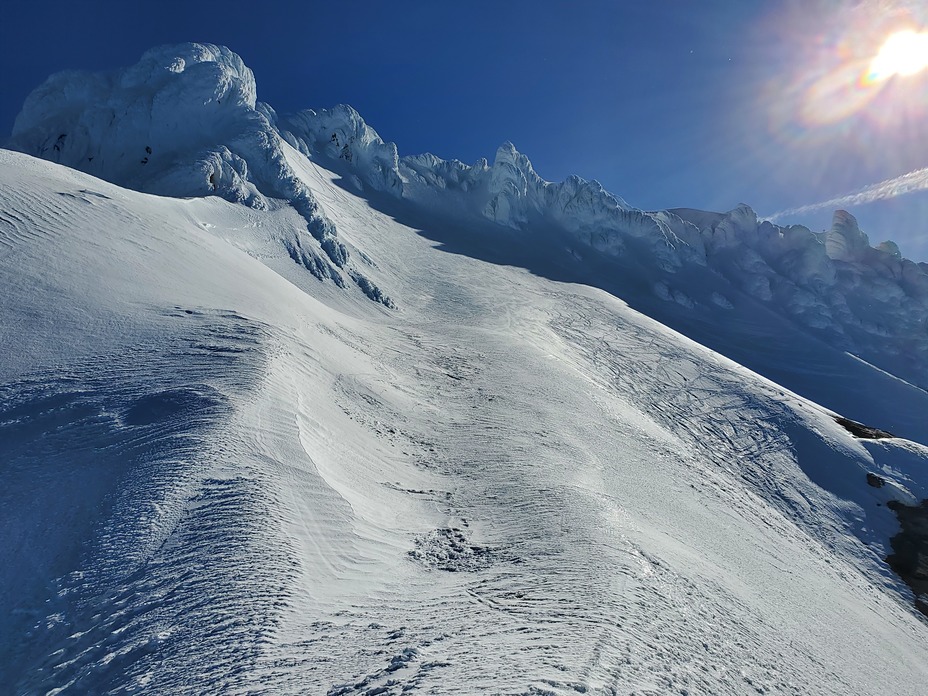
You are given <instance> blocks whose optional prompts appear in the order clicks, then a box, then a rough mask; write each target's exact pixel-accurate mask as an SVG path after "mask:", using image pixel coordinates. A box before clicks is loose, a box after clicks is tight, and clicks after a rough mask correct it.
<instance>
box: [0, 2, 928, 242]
mask: <svg viewBox="0 0 928 696" xmlns="http://www.w3.org/2000/svg"><path fill="white" fill-rule="evenodd" d="M893 2H894V0H873V2H872V3H869V5H868V0H864V1H863V2H856V3H853V7H852V6H851V5H852V3H847V2H835V1H834V0H802V1H799V0H739V1H738V2H731V1H728V0H726V1H721V0H702V1H701V2H693V1H692V0H653V1H652V2H647V3H645V2H620V1H619V0H615V1H610V2H607V1H599V2H592V1H582V0H580V1H575V2H544V1H543V0H535V1H534V2H527V1H523V0H508V1H507V0H497V2H485V1H484V0H470V1H469V2H466V3H452V2H442V1H439V0H430V1H417V2H404V1H395V2H375V1H366V2H352V1H350V0H347V1H345V0H343V1H338V2H336V1H335V0H331V1H330V2H326V3H321V2H316V1H310V2H287V3H281V2H270V1H267V2H234V1H233V2H223V3H200V4H193V3H181V2H174V1H172V0H163V1H162V2H157V3H153V2H133V3H127V2H119V3H116V2H95V3H89V2H87V3H76V2H42V1H40V0H36V1H33V2H28V3H10V4H9V5H10V6H9V7H7V8H6V9H5V13H4V21H3V23H2V27H0V65H2V68H3V71H4V76H5V77H4V88H3V90H2V91H0V100H2V101H0V132H2V133H9V132H10V129H11V128H12V124H13V119H14V118H15V114H16V113H17V112H18V109H19V106H20V105H21V103H22V101H23V100H24V99H25V97H26V95H27V94H28V93H29V91H30V90H31V89H32V88H34V87H35V86H37V85H38V84H39V83H40V82H41V81H42V80H43V79H44V78H45V77H46V76H47V75H48V74H50V73H52V72H55V71H58V70H62V69H66V68H81V69H90V70H99V69H107V68H114V67H119V66H125V65H129V64H132V63H134V62H135V61H136V60H137V59H138V57H139V55H141V53H142V52H143V51H144V50H145V49H146V48H149V47H151V46H153V45H157V44H162V43H174V42H181V41H208V42H212V43H220V44H224V45H227V46H229V47H230V48H232V49H233V50H234V51H236V52H237V53H239V54H240V55H241V56H242V57H243V59H244V60H245V62H246V64H247V65H249V66H250V67H251V68H252V69H253V70H254V72H255V75H256V78H257V83H258V96H259V99H262V100H263V101H267V102H268V103H270V104H271V105H273V106H274V107H275V108H276V109H277V110H278V111H281V112H286V111H291V110H296V109H300V108H325V107H328V106H332V105H334V104H337V103H340V102H344V103H348V104H351V105H352V106H354V107H355V108H356V109H358V111H360V113H361V114H362V116H364V118H365V119H366V120H367V121H368V123H370V124H371V125H372V126H373V127H374V128H375V129H377V130H378V132H379V133H380V134H381V135H382V136H383V137H384V138H385V139H386V140H392V141H394V142H396V143H397V145H398V147H399V150H400V153H401V154H416V153H420V152H426V151H428V152H434V153H435V154H437V155H439V156H442V157H445V158H451V157H455V158H457V159H461V160H464V161H466V162H473V161H475V160H476V159H477V158H479V157H487V158H490V159H492V156H493V153H494V152H495V150H496V147H497V146H498V145H499V144H501V143H502V142H503V141H505V140H511V141H512V142H513V143H515V145H516V147H518V148H519V149H520V150H521V151H522V152H524V153H525V154H526V155H528V156H529V158H530V159H531V160H532V162H533V164H534V165H535V168H536V169H537V171H538V172H539V174H540V175H541V176H543V177H544V178H546V179H549V180H554V181H559V180H561V179H563V178H565V177H566V176H568V175H570V174H578V175H580V176H582V177H584V178H587V179H597V180H599V181H600V182H601V183H602V184H603V185H604V186H605V187H606V189H608V190H610V191H612V192H614V193H616V194H618V195H620V196H622V197H623V198H625V199H626V200H627V201H628V202H629V203H631V204H632V205H635V206H638V207H642V208H647V209H654V208H667V207H696V208H704V209H712V210H727V209H730V208H732V207H734V206H735V205H737V204H738V203H741V202H744V203H748V204H749V205H751V206H752V207H753V208H754V209H755V210H757V211H758V212H759V213H761V214H772V213H775V212H778V211H781V210H784V209H789V208H796V207H800V206H804V205H808V204H813V203H816V202H819V201H824V200H827V199H830V198H834V197H837V196H840V195H842V194H845V193H847V192H849V191H853V190H855V189H860V188H863V187H866V186H868V185H870V184H873V183H875V182H878V181H881V180H884V179H889V178H892V177H896V176H900V175H903V174H906V173H907V172H910V171H912V170H915V169H919V168H922V167H928V76H926V75H925V74H921V75H915V76H912V77H907V78H899V79H894V80H893V81H891V83H888V84H887V85H886V86H885V88H884V89H881V90H878V91H877V90H870V91H866V90H864V92H865V93H864V92H861V94H864V97H865V99H864V100H863V101H861V99H860V98H859V97H860V94H858V93H857V92H853V90H852V91H851V92H847V90H845V91H842V89H843V87H841V85H840V84H838V83H839V82H840V79H841V78H842V77H844V76H845V72H846V71H845V72H842V70H844V67H845V64H850V62H851V61H853V60H855V59H857V60H859V59H860V57H861V56H871V55H875V52H876V50H877V49H878V48H879V45H880V44H881V43H882V41H883V39H884V38H885V36H886V35H887V32H890V31H892V30H895V29H897V28H899V27H900V26H903V25H904V26H910V25H912V24H913V23H914V25H916V27H919V26H920V27H922V28H923V27H924V24H921V22H924V21H926V18H925V16H924V12H925V11H924V10H920V9H919V8H918V5H917V4H913V5H912V6H911V7H906V0H898V4H897V5H894V6H893V7H892V8H891V11H887V7H890V5H892V3H893ZM877 4H878V5H879V8H878V9H877ZM920 13H921V14H920ZM926 72H928V71H926ZM836 84H837V86H836V87H834V89H832V90H831V91H829V89H828V87H829V86H830V85H831V86H834V85H836ZM852 92H853V93H852ZM877 92H878V93H877ZM850 210H851V212H853V213H854V214H855V215H856V216H857V217H858V218H859V220H860V222H861V226H862V228H863V229H864V230H865V231H866V232H868V233H869V234H870V237H871V241H872V242H878V241H881V240H883V239H887V238H891V239H894V240H896V241H897V242H898V243H899V245H900V247H901V248H902V251H903V253H904V254H905V255H906V256H909V257H911V258H915V259H917V260H928V192H925V191H922V192H919V193H911V194H907V195H904V196H900V197H897V198H893V199H892V200H885V201H881V202H877V203H871V204H867V205H858V206H854V207H851V208H850ZM830 216H831V211H830V210H829V209H828V208H827V207H825V208H823V209H821V210H817V211H810V212H803V213H797V214H795V215H787V216H784V217H783V218H782V219H780V220H779V221H780V222H781V223H789V222H798V223H803V224H807V225H809V226H810V227H812V228H813V229H816V230H820V229H822V228H824V227H825V226H827V225H828V224H829V221H830Z"/></svg>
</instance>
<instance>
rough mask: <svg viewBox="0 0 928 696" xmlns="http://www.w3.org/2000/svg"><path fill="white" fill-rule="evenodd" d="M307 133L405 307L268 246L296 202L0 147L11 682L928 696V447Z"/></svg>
mask: <svg viewBox="0 0 928 696" xmlns="http://www.w3.org/2000/svg"><path fill="white" fill-rule="evenodd" d="M284 152H285V154H286V155H287V157H288V158H291V160H292V162H291V164H292V166H293V169H294V171H295V172H296V173H297V174H298V175H299V176H300V177H301V179H303V180H305V181H306V182H307V183H306V185H307V186H308V188H310V190H311V191H312V193H313V196H314V197H315V199H316V200H317V202H318V204H319V205H320V207H324V208H325V209H326V210H328V211H330V213H331V215H332V216H333V220H335V222H336V223H337V224H338V225H339V227H340V230H341V234H342V235H343V236H344V237H345V238H346V239H347V238H350V239H352V240H354V241H357V240H359V239H363V246H362V248H359V249H358V254H357V256H360V255H361V253H362V252H363V253H366V254H369V255H371V256H373V257H375V258H377V259H378V261H379V265H380V268H381V272H382V274H383V275H382V276H378V280H383V282H384V284H388V285H389V286H391V287H395V288H397V290H398V292H399V294H400V296H401V297H404V298H408V299H407V300H406V301H404V302H403V304H402V305H401V306H400V308H399V309H398V310H397V311H395V312H385V311H381V310H380V309H379V308H378V307H377V306H376V305H374V304H372V303H370V302H367V301H365V300H364V299H363V298H361V297H360V296H357V294H355V295H352V294H348V293H344V292H340V291H338V290H337V289H335V288H334V287H333V286H332V285H331V284H322V283H318V282H316V281H315V280H314V279H313V278H312V277H311V276H308V274H306V273H304V272H303V271H302V270H301V269H300V268H299V267H297V266H296V265H295V264H293V263H292V262H290V261H289V257H288V256H287V254H286V252H285V251H283V250H281V249H279V248H278V249H277V252H278V256H277V257H275V258H272V259H270V260H269V259H268V255H269V254H270V252H272V251H273V250H274V247H273V240H272V239H268V238H266V237H265V228H263V227H258V226H256V223H264V224H265V227H271V228H274V229H277V228H280V227H288V226H289V225H291V224H293V221H294V220H299V219H300V218H299V216H298V215H297V214H296V213H295V212H293V210H291V209H290V208H289V207H282V208H274V207H272V208H270V209H268V210H266V211H254V210H252V209H250V208H248V207H245V206H241V205H237V204H230V203H229V202H226V201H224V200H221V199H218V198H215V197H213V198H200V199H191V200H177V199H170V198H158V197H153V196H147V195H142V194H139V193H137V192H134V191H131V190H127V189H124V188H120V187H117V186H114V185H112V184H109V183H107V182H104V181H101V180H100V179H97V178H94V177H91V176H88V175H86V174H83V173H81V172H77V171H74V170H72V169H68V168H66V167H62V166H59V165H56V164H53V163H49V162H44V161H41V160H39V159H36V158H33V157H28V156H25V155H22V154H19V153H14V152H9V151H0V184H2V185H0V273H2V277H3V278H4V283H5V285H4V289H5V292H4V293H2V294H0V329H2V330H0V354H2V355H5V356H7V358H6V359H4V360H3V361H0V473H2V480H3V481H4V484H5V485H4V486H2V487H0V523H2V527H3V529H4V530H5V531H6V534H5V535H4V537H3V542H2V543H0V685H2V686H3V687H4V690H5V691H8V692H10V693H14V694H32V693H49V692H50V691H51V692H54V693H58V694H61V695H62V696H69V695H71V694H74V695H78V694H85V693H110V694H118V693H126V692H133V691H135V692H142V693H155V694H162V693H163V694H173V693H211V692H214V691H216V690H220V691H224V692H227V693H232V694H254V693H267V694H304V693H320V694H333V695H334V694H337V695H340V696H352V695H353V696H362V695H367V696H370V695H371V694H384V695H389V696H400V695H401V694H408V693H417V692H419V693H441V694H462V695H463V694H474V693H498V692H502V693H512V694H539V693H547V694H554V695H556V696H567V695H569V694H577V693H590V694H602V695H603V696H609V695H614V694H625V695H629V694H631V693H639V694H640V693H680V692H682V691H686V692H688V693H694V694H703V693H705V694H724V695H726V696H740V695H742V694H746V693H758V692H766V693H784V694H792V695H793V696H799V695H800V694H801V695H805V694H822V695H823V696H824V695H826V694H834V693H855V694H873V695H874V696H876V695H878V694H883V693H885V692H886V687H887V680H888V679H891V682H892V690H893V691H894V692H895V693H900V694H912V695H913V696H914V695H917V694H921V693H922V692H923V690H924V689H923V687H924V683H925V682H926V679H928V641H926V640H925V638H926V636H928V624H926V623H925V622H924V621H923V620H922V619H921V618H920V617H919V615H917V614H916V612H915V610H914V609H913V607H912V600H913V597H912V596H911V593H910V592H909V591H908V589H907V588H906V587H905V586H904V585H902V583H901V582H900V581H899V580H898V579H897V578H896V577H895V576H894V575H893V574H892V573H891V572H890V571H889V570H888V568H887V566H886V564H885V562H884V560H883V559H884V558H885V557H886V555H887V553H888V552H889V538H890V537H891V536H892V535H893V534H894V533H895V531H896V530H897V524H896V521H895V518H894V516H893V514H892V512H891V511H890V510H889V509H888V508H887V503H888V502H890V501H902V502H912V501H914V500H918V499H922V498H924V497H926V496H928V477H926V475H925V472H926V467H925V463H926V462H928V449H926V447H925V446H923V445H919V444H917V443H915V442H909V441H906V440H903V439H898V438H892V439H888V440H881V441H872V442H871V441H864V440H859V439H857V438H855V437H852V436H851V434H850V433H849V432H847V431H846V430H845V429H844V428H842V427H841V426H839V425H838V424H837V423H836V422H835V420H834V417H833V416H834V414H833V413H831V412H830V411H828V410H826V409H824V408H822V407H821V406H819V405H817V404H815V403H813V402H810V401H808V400H805V399H803V398H801V397H799V396H796V395H795V394H792V393H790V392H788V391H787V390H785V389H783V388H782V387H781V386H780V385H778V384H775V383H773V382H771V381H769V380H766V379H764V378H761V377H759V376H758V375H756V374H754V373H752V372H751V371H749V370H747V369H745V368H744V367H742V366H740V365H738V364H736V363H734V362H732V361H731V360H728V359H726V358H724V357H722V356H721V355H719V354H717V353H714V352H712V351H711V350H708V349H706V348H705V347H703V346H701V345H699V344H697V343H695V342H693V341H691V340H688V339H686V338H684V337H683V336H681V335H679V334H677V333H675V332H674V331H672V330H670V329H668V328H667V327H666V326H663V325H661V324H660V323H658V322H656V321H654V320H652V319H650V318H648V317H647V316H644V315H642V314H640V313H639V312H636V311H634V310H632V309H630V308H629V307H628V306H626V305H625V303H623V302H621V301H619V300H617V299H616V298H615V297H613V296H611V295H609V294H607V293H605V292H602V291H599V290H596V289H595V288H591V287H586V286H583V285H577V284H572V283H562V282H557V281H553V280H550V279H547V278H545V277H543V276H540V275H537V274H534V273H531V272H528V271H526V270H524V269H522V268H518V267H515V266H506V265H497V264H493V263H488V262H486V261H482V260H480V259H479V258H476V257H475V256H473V255H468V254H448V253H445V252H443V251H442V250H440V249H438V248H436V247H435V245H434V244H433V243H432V242H431V240H430V239H428V238H427V237H424V236H423V235H421V234H420V233H419V231H418V230H417V229H414V228H410V227H407V226H405V225H403V224H402V223H400V222H398V221H397V220H396V219H394V218H393V217H392V216H390V215H388V214H385V213H381V212H379V211H377V210H376V209H374V208H372V207H371V206H370V205H369V202H368V201H367V200H365V199H364V198H362V197H360V196H357V195H354V194H351V193H350V192H346V191H345V190H344V188H342V187H341V186H340V185H339V181H340V178H341V177H343V174H338V173H333V172H332V171H330V170H327V169H325V168H322V167H317V166H312V165H310V164H309V163H305V164H304V163H302V162H300V161H298V160H297V159H295V157H298V155H295V151H294V150H292V148H290V146H289V145H288V146H287V147H285V148H284ZM304 159H305V158H304ZM428 226H436V227H444V226H445V225H444V223H443V221H442V220H441V219H437V220H433V221H432V222H430V223H428ZM470 232H471V230H469V229H465V230H464V231H463V232H462V233H461V235H462V237H461V241H462V242H466V240H467V239H468V236H469V234H470ZM510 241H512V242H513V246H514V247H515V248H518V246H519V244H521V242H520V241H519V240H510ZM245 242H248V244H246V243H245ZM262 244H263V245H265V246H257V247H256V248H257V250H258V252H259V253H257V254H252V253H245V252H250V251H252V247H251V246H250V245H262ZM359 246H361V245H359ZM372 272H373V271H372ZM288 274H289V275H288ZM281 276H284V277H281ZM301 279H302V280H301ZM690 292H691V293H692V290H691V291H690ZM735 311H737V310H735ZM792 331H793V333H792V334H790V335H789V336H788V337H787V338H788V340H790V341H795V340H796V339H797V338H799V337H800V333H799V332H798V331H797V330H796V329H792ZM859 369H860V372H859V373H858V374H859V375H865V374H867V373H868V371H871V372H872V369H871V368H869V367H867V366H863V365H861V366H860V368H859ZM826 376H827V375H826ZM884 377H885V376H884ZM832 382H833V383H832V385H831V386H832V388H833V389H834V390H836V391H839V392H840V390H842V389H845V388H846V385H845V384H844V383H843V382H842V381H838V382H835V381H834V380H832ZM897 382H899V380H892V379H890V378H888V377H887V378H885V381H884V382H877V383H875V384H876V385H877V386H878V387H879V388H877V389H869V390H867V393H865V394H863V395H862V396H860V397H859V398H861V399H867V400H873V399H875V398H877V397H878V396H881V395H882V396H886V395H890V396H895V394H896V392H892V389H893V388H895V387H896V383H897ZM906 386H907V385H906ZM910 391H911V392H913V393H912V394H910V398H911V401H909V402H906V404H908V405H910V406H911V408H910V410H911V411H914V412H920V413H924V412H925V408H926V406H928V394H925V393H924V392H920V391H917V390H910ZM843 398H844V400H845V401H847V402H850V401H852V399H851V398H849V397H848V396H847V394H846V393H843ZM868 474H869V475H874V476H879V477H880V478H881V479H882V480H883V482H884V483H883V485H882V486H880V487H873V486H872V485H869V484H868V480H869V477H868Z"/></svg>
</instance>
